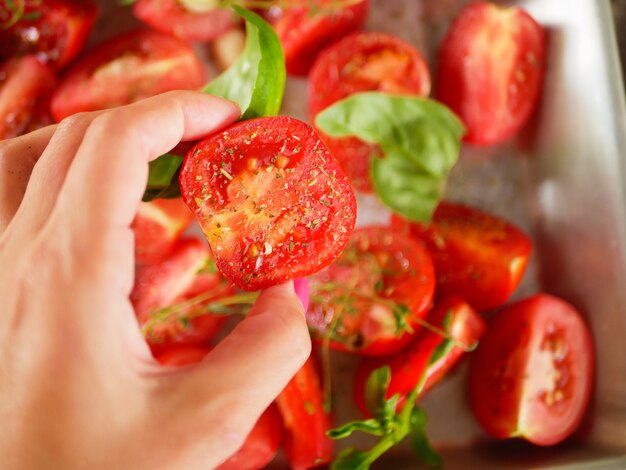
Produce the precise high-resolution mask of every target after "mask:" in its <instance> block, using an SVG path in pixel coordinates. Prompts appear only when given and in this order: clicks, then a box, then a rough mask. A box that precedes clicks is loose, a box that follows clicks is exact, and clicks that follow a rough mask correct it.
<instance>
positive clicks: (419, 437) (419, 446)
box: [411, 407, 443, 467]
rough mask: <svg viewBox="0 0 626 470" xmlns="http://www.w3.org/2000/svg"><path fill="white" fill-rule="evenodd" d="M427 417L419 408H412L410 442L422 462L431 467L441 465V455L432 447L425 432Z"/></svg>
mask: <svg viewBox="0 0 626 470" xmlns="http://www.w3.org/2000/svg"><path fill="white" fill-rule="evenodd" d="M427 424H428V418H427V417H426V413H425V412H424V410H422V409H421V408H417V407H416V408H414V409H413V412H412V413H411V444H412V447H413V450H414V451H415V453H416V455H417V456H418V457H419V458H420V460H421V461H422V462H424V463H425V464H426V465H429V466H431V467H441V465H442V463H443V462H442V460H441V456H440V455H439V454H438V453H437V452H436V451H435V450H434V449H433V448H432V446H431V445H430V441H429V439H428V436H427V434H426V425H427Z"/></svg>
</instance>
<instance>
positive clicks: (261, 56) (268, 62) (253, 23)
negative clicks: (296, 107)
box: [202, 5, 286, 120]
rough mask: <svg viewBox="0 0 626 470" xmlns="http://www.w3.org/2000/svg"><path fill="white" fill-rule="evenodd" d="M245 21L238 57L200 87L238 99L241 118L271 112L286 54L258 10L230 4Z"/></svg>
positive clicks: (281, 86) (278, 99) (280, 90)
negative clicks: (244, 45) (243, 47)
mask: <svg viewBox="0 0 626 470" xmlns="http://www.w3.org/2000/svg"><path fill="white" fill-rule="evenodd" d="M232 8H233V10H235V11H236V12H237V14H239V15H240V16H242V17H243V19H244V20H245V22H246V47H245V49H244V51H243V53H242V54H241V55H240V56H239V58H238V59H237V61H236V62H235V63H234V64H233V65H232V66H231V67H229V68H228V70H226V71H225V72H224V73H222V74H221V75H220V76H219V77H217V78H216V79H215V80H213V81H212V82H211V83H209V84H208V85H207V86H205V87H204V89H203V90H202V91H204V92H205V93H209V94H211V95H216V96H221V97H222V98H226V99H229V100H231V101H235V102H237V103H239V106H240V107H241V111H242V119H243V120H245V119H252V118H256V117H261V116H274V115H276V114H278V112H279V111H280V107H281V104H282V101H283V94H284V91H285V80H286V71H285V55H284V54H283V49H282V47H281V45H280V40H279V39H278V36H276V33H275V32H274V29H273V28H272V27H271V26H270V25H269V24H267V23H266V22H265V21H264V20H263V19H262V18H261V17H260V16H258V15H257V14H255V13H253V12H251V11H248V10H245V9H243V8H241V7H239V6H236V5H233V6H232Z"/></svg>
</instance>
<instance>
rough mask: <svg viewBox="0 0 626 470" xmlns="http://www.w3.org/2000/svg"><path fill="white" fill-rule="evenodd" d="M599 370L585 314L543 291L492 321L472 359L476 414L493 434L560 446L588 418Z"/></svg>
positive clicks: (471, 389)
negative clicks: (588, 406)
mask: <svg viewBox="0 0 626 470" xmlns="http://www.w3.org/2000/svg"><path fill="white" fill-rule="evenodd" d="M593 370H594V354H593V342H592V339H591V335H590V333H589V330H588V329H587V326H586V325H585V322H584V321H583V319H582V317H581V315H580V314H579V313H578V312H577V311H576V310H575V309H574V308H573V307H572V306H571V305H569V304H568V303H566V302H564V301H563V300H561V299H558V298H556V297H552V296H549V295H546V294H538V295H535V296H533V297H530V298H528V299H526V300H523V301H521V302H518V303H516V304H514V305H511V306H509V307H507V308H506V309H505V310H503V311H502V312H501V313H499V314H498V315H496V316H495V317H494V319H493V320H492V321H491V322H490V324H489V330H488V333H487V335H486V336H485V338H484V339H483V341H482V342H481V344H480V345H479V347H478V349H477V351H476V353H475V354H474V356H473V358H472V361H471V367H470V398H471V402H472V409H473V411H474V414H475V416H476V418H477V420H478V422H479V423H480V424H481V426H482V427H483V429H484V430H485V431H486V432H488V433H489V434H491V435H492V436H494V437H497V438H500V439H504V438H508V437H521V438H524V439H526V440H528V441H530V442H532V443H534V444H537V445H542V446H548V445H554V444H558V443H559V442H561V441H563V440H564V439H566V438H567V437H568V436H570V435H571V434H572V433H573V432H574V431H575V430H576V428H577V427H578V425H579V423H580V421H581V419H582V417H583V414H584V412H585V410H586V408H587V405H588V402H589V398H590V396H591V389H592V385H593Z"/></svg>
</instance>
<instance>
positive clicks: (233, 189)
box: [180, 117, 356, 291]
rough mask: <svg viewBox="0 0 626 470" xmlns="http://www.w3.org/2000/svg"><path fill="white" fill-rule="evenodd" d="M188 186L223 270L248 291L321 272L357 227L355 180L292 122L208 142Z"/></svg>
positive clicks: (197, 150)
mask: <svg viewBox="0 0 626 470" xmlns="http://www.w3.org/2000/svg"><path fill="white" fill-rule="evenodd" d="M180 186H181V192H182V194H183V198H184V199H185V202H186V203H187V205H188V206H189V207H190V208H191V209H192V210H193V212H194V213H195V214H196V217H197V218H198V220H199V221H200V225H201V226H202V229H203V231H204V233H205V235H206V237H207V239H208V240H209V244H210V245H211V250H212V251H213V254H214V255H215V260H216V262H217V266H218V267H219V269H220V271H221V272H222V273H224V275H225V276H226V277H227V278H228V279H229V280H230V281H232V282H233V283H234V284H235V285H237V287H240V288H241V289H244V290H248V291H254V290H259V289H264V288H266V287H269V286H271V285H274V284H278V283H280V282H283V281H286V280H288V279H294V278H296V277H304V276H308V275H309V274H311V273H314V272H316V271H319V270H320V269H322V268H323V267H325V266H326V265H328V264H329V263H331V262H332V261H333V260H334V259H335V258H336V257H337V256H338V255H339V253H340V252H341V250H342V249H343V247H344V246H345V244H346V243H347V242H348V239H349V238H350V234H351V233H352V230H353V228H354V223H355V217H356V201H355V198H354V193H353V192H352V188H351V187H350V183H349V182H348V179H347V178H346V176H345V175H344V174H343V172H342V171H341V169H340V168H339V165H338V164H337V161H336V160H335V159H334V158H333V157H332V155H331V154H330V153H329V152H328V150H327V149H326V147H325V146H324V144H323V143H322V141H321V140H320V139H319V137H318V135H317V134H316V133H315V131H314V130H313V128H311V126H309V125H307V124H305V123H304V122H301V121H298V120H296V119H293V118H290V117H268V118H259V119H252V120H249V121H245V122H242V123H239V124H235V125H234V126H232V127H230V128H229V129H227V130H226V131H224V132H221V133H219V134H216V135H213V136H211V137H209V138H207V139H205V140H203V141H202V142H200V143H199V144H198V145H196V147H194V148H193V149H192V150H191V151H190V152H189V153H188V154H187V156H186V157H185V160H184V162H183V166H182V170H181V173H180Z"/></svg>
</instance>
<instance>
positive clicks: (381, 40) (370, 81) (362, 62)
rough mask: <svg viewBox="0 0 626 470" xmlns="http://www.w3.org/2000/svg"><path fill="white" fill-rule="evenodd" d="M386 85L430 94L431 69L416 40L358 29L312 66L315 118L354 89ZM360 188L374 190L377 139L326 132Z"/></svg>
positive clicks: (392, 90)
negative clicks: (372, 177) (372, 172)
mask: <svg viewBox="0 0 626 470" xmlns="http://www.w3.org/2000/svg"><path fill="white" fill-rule="evenodd" d="M364 91H380V92H386V93H394V94H406V95H418V96H428V93H429V92H430V73H429V72H428V66H427V65H426V62H425V60H424V58H423V57H422V54H420V52H419V51H418V50H417V49H416V48H415V47H413V46H412V45H411V44H409V43H407V42H405V41H403V40H401V39H399V38H397V37H395V36H391V35H389V34H384V33H369V32H366V33H356V34H352V35H350V36H348V37H346V38H344V39H342V40H341V41H339V42H338V43H336V44H335V45H333V46H331V47H329V48H328V49H326V50H325V51H323V52H322V53H321V54H320V55H319V56H318V58H317V60H316V61H315V64H314V65H313V68H312V69H311V74H310V79H309V118H310V119H311V121H313V120H314V119H315V116H316V115H317V113H319V112H320V111H322V110H323V109H324V108H326V107H328V106H330V105H331V104H333V103H335V102H336V101H339V100H341V99H343V98H346V97H347V96H350V95H352V94H354V93H358V92H364ZM320 135H321V136H322V138H323V139H324V141H325V142H326V144H327V145H328V148H329V149H330V151H331V153H332V154H333V155H334V156H335V158H337V160H338V161H339V163H340V164H341V167H342V168H343V169H344V171H345V172H346V174H347V175H348V177H349V178H350V180H351V181H352V184H353V185H354V187H355V188H356V189H359V190H361V191H365V192H371V191H372V184H371V181H370V166H371V159H372V158H373V157H375V156H376V155H379V154H380V149H379V148H378V146H376V145H372V144H369V143H367V142H364V141H362V140H360V139H357V138H355V137H345V138H339V139H337V138H332V137H330V136H327V135H325V134H324V133H323V132H320Z"/></svg>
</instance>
